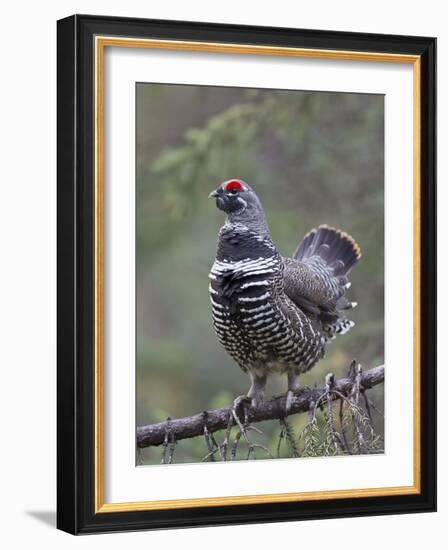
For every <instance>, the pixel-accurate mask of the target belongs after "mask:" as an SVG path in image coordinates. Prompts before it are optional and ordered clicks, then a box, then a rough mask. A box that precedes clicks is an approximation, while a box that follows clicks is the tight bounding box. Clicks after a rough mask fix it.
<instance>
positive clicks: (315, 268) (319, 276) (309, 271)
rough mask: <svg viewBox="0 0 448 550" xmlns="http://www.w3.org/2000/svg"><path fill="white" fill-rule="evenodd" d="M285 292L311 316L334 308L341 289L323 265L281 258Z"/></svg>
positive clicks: (341, 291) (341, 293) (340, 294)
mask: <svg viewBox="0 0 448 550" xmlns="http://www.w3.org/2000/svg"><path fill="white" fill-rule="evenodd" d="M283 263H284V266H285V268H284V272H283V279H284V284H285V293H286V294H287V296H288V297H289V298H290V299H291V300H292V301H293V302H294V303H295V304H296V305H297V306H298V307H299V308H300V309H301V310H302V311H305V312H307V313H309V314H311V315H312V316H319V315H320V313H321V312H322V311H325V310H327V311H328V310H334V309H335V307H336V303H337V301H338V299H339V298H341V296H342V295H343V289H341V285H340V284H339V283H338V281H335V280H333V279H334V278H333V277H331V275H330V274H328V273H327V272H326V270H325V266H323V265H322V266H319V265H318V262H315V263H313V264H310V263H305V262H299V261H297V260H294V259H292V258H283Z"/></svg>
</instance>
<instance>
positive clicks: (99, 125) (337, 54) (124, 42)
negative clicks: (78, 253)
mask: <svg viewBox="0 0 448 550" xmlns="http://www.w3.org/2000/svg"><path fill="white" fill-rule="evenodd" d="M108 46H109V47H110V46H113V47H121V48H154V49H160V50H177V51H198V52H209V53H235V54H251V55H269V56H286V57H302V58H314V59H334V60H350V61H371V62H375V61H376V62H387V63H406V64H412V65H413V118H414V120H413V144H414V147H413V175H414V177H413V180H414V183H413V185H414V188H413V196H414V212H413V218H414V219H413V224H414V235H413V240H414V265H413V275H414V281H413V297H414V312H413V314H414V354H413V355H414V365H413V375H414V376H413V384H414V391H413V396H414V403H413V404H414V418H413V420H414V433H413V436H414V453H413V454H414V476H413V477H414V480H413V485H410V486H401V487H379V488H366V489H350V490H332V491H313V492H301V493H277V494H263V495H244V496H227V497H211V498H192V499H180V500H158V501H155V500H154V501H141V502H122V503H105V502H104V51H105V48H106V47H108ZM94 55H95V259H94V264H95V279H94V280H95V283H94V284H95V289H94V292H95V319H94V326H95V350H94V353H95V359H94V368H95V392H94V395H95V426H94V428H95V472H94V473H95V502H94V507H95V513H104V512H128V511H137V510H139V511H141V510H162V509H165V510H166V509H176V508H177V509H178V508H193V507H204V506H224V505H226V506H231V505H241V504H261V503H273V502H294V501H296V502H298V501H315V500H330V499H337V498H361V497H378V496H392V495H410V494H419V493H420V479H421V472H420V460H421V459H420V430H421V426H420V368H421V356H420V270H421V250H420V225H421V220H420V205H421V177H420V156H421V144H420V139H421V137H420V134H421V132H420V117H421V112H420V111H421V98H420V83H421V70H420V67H421V60H420V56H417V55H401V54H389V53H381V52H353V51H345V50H321V49H309V48H290V47H275V46H256V45H252V44H224V43H213V42H196V41H177V40H156V39H140V38H122V37H115V36H96V37H95V43H94Z"/></svg>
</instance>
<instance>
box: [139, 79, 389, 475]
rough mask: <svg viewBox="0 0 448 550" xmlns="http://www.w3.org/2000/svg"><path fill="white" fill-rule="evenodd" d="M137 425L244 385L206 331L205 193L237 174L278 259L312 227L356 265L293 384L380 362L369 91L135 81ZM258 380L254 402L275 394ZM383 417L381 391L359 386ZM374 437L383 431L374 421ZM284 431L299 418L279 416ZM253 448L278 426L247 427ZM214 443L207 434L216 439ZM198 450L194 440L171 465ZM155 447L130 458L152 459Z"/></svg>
mask: <svg viewBox="0 0 448 550" xmlns="http://www.w3.org/2000/svg"><path fill="white" fill-rule="evenodd" d="M136 99H137V103H136V105H137V107H136V111H137V112H136V117H137V159H136V163H137V164H136V167H137V251H136V252H137V266H136V271H137V373H136V376H137V411H136V412H137V425H143V424H151V423H154V422H159V421H163V420H165V419H166V418H167V417H171V418H176V417H180V416H190V415H192V414H195V413H199V412H201V411H203V410H205V409H211V408H216V407H221V406H225V405H228V404H230V403H231V402H232V400H233V399H234V398H235V397H236V396H237V395H240V394H242V393H244V392H246V391H247V390H248V388H249V380H248V377H247V375H245V374H244V373H242V372H241V371H240V369H239V367H238V366H237V365H236V363H234V362H233V360H232V359H231V358H230V357H229V356H227V354H226V353H225V351H224V350H223V349H222V348H221V345H220V344H219V342H218V340H217V338H216V336H215V334H214V331H213V327H212V319H211V310H210V301H209V293H208V272H209V270H210V267H211V265H212V264H213V261H214V256H215V248H216V239H217V234H218V231H219V228H220V227H221V225H222V224H223V223H224V214H223V213H222V212H220V211H218V210H217V209H216V207H215V204H214V201H212V200H209V199H208V198H207V196H208V194H209V192H210V191H212V190H213V189H215V188H216V187H217V186H218V185H219V184H220V183H221V182H222V181H225V180H227V179H230V178H241V179H243V180H245V181H247V182H248V183H249V184H250V185H251V186H253V187H254V189H255V190H256V192H257V194H258V196H259V197H260V199H261V201H262V203H263V207H264V209H265V212H266V216H267V219H268V222H269V226H270V229H271V233H272V237H273V240H274V242H275V243H276V246H277V248H278V250H279V251H280V253H281V254H283V255H291V254H292V252H293V250H294V249H295V247H296V246H297V244H298V242H299V241H300V240H301V239H302V237H303V236H304V234H305V233H306V232H307V231H308V230H309V229H310V228H312V227H314V226H316V225H319V224H322V223H326V224H329V225H332V226H335V227H338V228H340V229H343V230H344V231H347V232H349V233H350V234H352V235H353V237H354V238H355V239H356V241H357V242H358V244H359V245H360V247H361V249H362V252H363V257H362V259H361V261H360V263H359V264H358V265H357V266H356V267H355V269H354V271H353V272H352V273H351V276H350V278H351V281H352V287H351V289H350V291H349V292H348V296H349V297H350V299H352V300H355V301H357V302H358V304H359V305H358V307H357V308H356V309H355V310H354V311H353V312H351V313H350V316H349V317H350V318H351V319H353V320H354V321H355V323H356V326H355V327H354V328H353V329H352V330H351V331H350V332H349V333H348V334H346V335H344V336H342V337H338V338H337V339H336V340H335V341H334V342H333V343H331V344H330V345H329V346H328V348H327V354H326V357H325V359H323V360H322V361H321V362H320V363H318V365H316V366H315V367H314V368H313V369H312V370H311V371H310V372H309V373H307V374H305V375H303V376H302V377H301V383H302V384H303V385H308V386H312V385H314V384H322V383H323V382H324V378H325V374H326V373H328V372H333V373H334V374H335V375H336V377H341V376H345V375H346V373H347V370H348V366H349V364H350V361H351V359H353V358H356V359H357V360H358V361H359V362H360V363H361V364H362V365H363V368H364V369H367V368H371V367H374V366H377V365H380V364H382V363H383V362H384V344H383V340H384V323H383V317H384V273H383V272H384V247H383V239H384V215H383V213H384V174H383V171H384V101H383V96H380V95H364V94H348V93H328V92H300V91H283V90H253V89H244V88H222V87H209V86H184V85H166V84H147V83H139V84H137V97H136ZM285 390H286V380H285V379H282V378H280V377H273V378H272V379H270V381H269V383H268V387H267V393H266V396H267V397H269V396H270V395H271V394H278V393H283V392H284V391H285ZM370 398H371V399H372V401H373V402H374V403H375V405H376V406H377V407H378V408H379V409H380V410H383V386H382V385H381V386H377V387H376V388H374V389H373V390H371V391H370ZM374 421H375V422H374V427H375V431H376V432H377V433H378V434H380V435H382V434H383V433H384V426H383V418H382V417H381V416H380V415H378V414H376V415H374ZM291 423H292V424H293V427H294V429H295V430H297V431H298V432H299V431H300V430H301V429H302V428H303V426H304V425H305V423H306V415H295V416H294V417H291ZM260 428H261V429H262V430H263V432H264V435H263V437H264V439H265V440H264V444H265V445H269V444H270V443H272V444H273V445H274V442H275V441H277V439H278V435H279V431H280V426H279V423H278V422H274V421H272V422H265V423H261V424H260ZM219 435H220V434H218V436H219ZM205 454H206V449H204V441H203V439H202V438H197V439H192V440H185V441H182V442H180V443H179V444H178V445H177V448H176V458H175V461H176V462H197V461H200V460H201V459H202V458H203V457H204V455H205ZM160 456H161V450H160V449H159V448H152V449H151V448H147V449H144V450H143V451H142V457H141V460H142V463H143V464H159V463H160Z"/></svg>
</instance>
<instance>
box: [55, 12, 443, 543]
mask: <svg viewBox="0 0 448 550" xmlns="http://www.w3.org/2000/svg"><path fill="white" fill-rule="evenodd" d="M95 35H114V36H123V37H138V38H159V39H174V40H176V39H177V40H194V41H205V42H207V41H212V42H225V43H237V44H238V43H243V44H257V45H269V46H290V47H301V48H320V49H335V50H352V51H365V52H384V53H397V54H411V55H420V56H421V76H422V85H421V181H422V190H421V199H422V202H421V265H422V273H421V356H422V368H421V392H422V393H421V427H422V433H421V493H420V494H418V495H402V496H385V497H366V498H353V499H335V500H324V501H315V502H287V503H269V504H247V505H235V506H216V507H204V508H187V509H179V510H152V511H136V512H108V513H98V514H95V513H94V488H95V483H94V395H95V393H94V332H93V331H94V144H95V143H94V36H95ZM57 48H58V59H57V70H58V77H57V93H58V108H57V118H58V122H57V135H58V137H57V140H58V153H57V163H58V166H57V179H58V199H57V207H58V217H57V230H58V246H57V251H58V263H57V265H58V268H57V269H58V291H57V303H58V306H57V315H58V337H57V346H58V356H57V357H58V373H57V374H58V376H57V380H58V381H57V390H58V400H57V416H58V423H57V434H58V456H57V470H58V476H57V494H58V506H57V527H58V528H59V529H62V530H64V531H67V532H69V533H72V534H81V533H100V532H112V531H127V530H139V529H162V528H173V527H193V526H206V525H229V524H238V523H259V522H272V521H292V520H304V519H322V518H336V517H355V516H368V515H384V514H399V513H410V512H430V511H435V510H436V209H435V201H436V126H435V116H436V39H435V38H427V37H411V36H396V35H380V34H360V33H348V32H335V31H317V30H302V29H300V30H299V29H286V28H268V27H252V26H241V25H221V24H215V23H192V22H183V21H161V20H145V19H131V18H121V17H102V16H89V15H74V16H71V17H68V18H66V19H62V20H60V21H58V26H57Z"/></svg>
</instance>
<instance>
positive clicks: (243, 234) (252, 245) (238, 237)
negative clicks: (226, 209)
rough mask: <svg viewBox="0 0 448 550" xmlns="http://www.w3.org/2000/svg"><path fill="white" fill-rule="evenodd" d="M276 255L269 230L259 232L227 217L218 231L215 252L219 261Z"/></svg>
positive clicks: (236, 260) (234, 260)
mask: <svg viewBox="0 0 448 550" xmlns="http://www.w3.org/2000/svg"><path fill="white" fill-rule="evenodd" d="M277 255H278V252H277V250H276V248H275V246H274V244H273V242H272V238H271V235H270V233H269V231H267V232H263V233H261V234H260V233H258V232H256V231H254V230H253V229H252V228H250V227H248V226H247V225H245V224H243V223H240V222H231V221H230V220H229V219H227V221H226V223H225V224H224V225H223V227H222V228H221V231H220V232H219V239H218V250H217V253H216V259H217V260H219V261H227V262H239V261H242V260H247V259H256V258H266V257H270V256H277Z"/></svg>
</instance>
